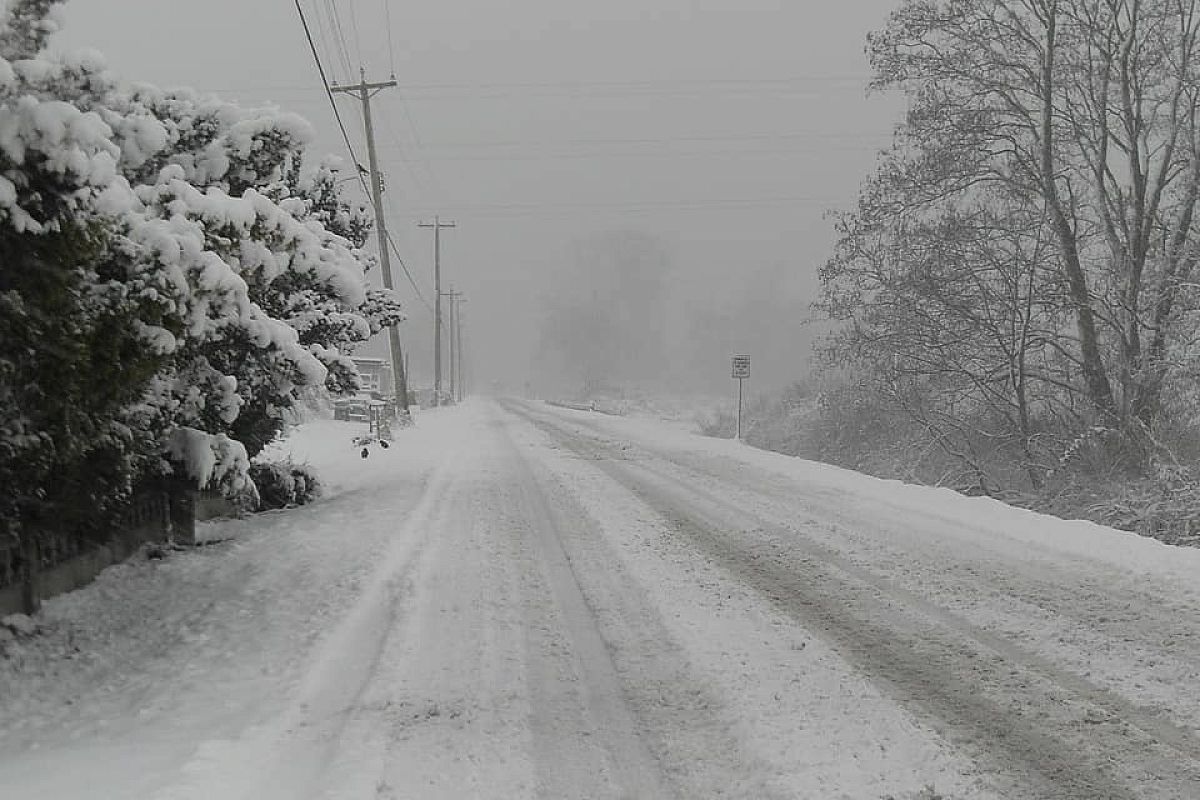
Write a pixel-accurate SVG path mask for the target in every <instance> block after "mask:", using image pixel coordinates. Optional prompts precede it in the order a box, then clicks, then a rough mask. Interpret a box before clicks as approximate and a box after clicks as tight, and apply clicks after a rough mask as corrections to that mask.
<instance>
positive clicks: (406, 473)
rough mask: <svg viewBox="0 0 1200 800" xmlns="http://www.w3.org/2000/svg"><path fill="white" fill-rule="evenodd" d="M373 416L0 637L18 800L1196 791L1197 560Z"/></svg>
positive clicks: (902, 797)
mask: <svg viewBox="0 0 1200 800" xmlns="http://www.w3.org/2000/svg"><path fill="white" fill-rule="evenodd" d="M355 429H356V427H355V426H353V425H350V424H348V423H335V422H318V423H312V424H310V425H308V426H305V427H304V428H302V429H301V430H299V431H298V432H297V433H296V434H295V435H294V436H293V438H292V439H291V440H290V441H289V444H288V446H289V447H290V448H291V449H292V450H293V451H294V452H295V453H296V454H297V455H298V456H300V457H303V458H307V459H308V460H310V461H311V462H312V463H313V464H314V465H315V466H317V467H318V468H320V469H321V470H322V472H323V473H324V474H325V476H326V477H327V480H328V482H329V483H330V484H331V490H330V492H329V494H328V495H327V497H326V498H325V499H323V500H322V501H320V502H319V503H317V504H315V505H313V506H310V507H307V508H303V509H297V510H292V511H286V512H278V513H272V514H267V515H261V516H259V517H256V518H254V519H251V520H243V521H230V522H221V523H213V524H208V525H205V526H204V527H203V531H204V534H205V535H206V536H209V537H211V538H216V539H229V541H227V542H224V543H221V544H216V545H213V546H210V547H206V548H202V549H199V550H197V551H194V552H187V553H179V554H175V555H172V556H171V557H170V558H169V559H166V560H165V561H159V562H150V561H140V562H133V563H130V564H128V565H125V566H121V567H117V568H114V569H111V570H109V571H107V572H106V573H105V574H104V575H102V576H101V579H100V580H99V581H98V582H97V583H96V584H94V585H93V586H91V587H88V588H87V589H84V590H82V591H79V592H76V593H74V594H71V595H68V596H66V597H63V598H59V599H57V600H55V601H53V602H51V603H50V604H49V605H48V607H47V609H46V611H45V613H44V615H43V619H42V621H41V622H42V626H43V633H42V634H41V635H40V636H38V637H36V638H33V639H25V640H22V641H20V642H18V643H17V644H16V645H11V644H10V645H8V646H7V650H8V653H9V655H8V657H7V658H0V797H4V798H9V797H12V798H106V799H107V798H112V799H113V800H116V799H117V798H160V799H161V800H186V799H195V800H223V799H224V798H238V799H241V798H244V799H245V800H299V799H301V798H385V799H389V800H394V799H395V798H421V799H422V800H423V799H425V798H526V797H540V798H584V797H587V798H659V797H663V798H666V797H674V798H681V799H687V798H710V797H711V798H720V797H727V798H785V797H788V798H791V797H795V798H813V800H829V799H830V798H853V799H854V800H879V798H885V797H887V798H893V797H894V798H896V799H897V800H909V799H910V798H918V797H922V798H928V797H934V796H941V797H945V798H947V800H962V799H965V798H1012V800H1037V799H1038V798H1046V799H1047V800H1049V799H1051V798H1053V799H1054V800H1058V799H1060V798H1078V800H1099V799H1101V798H1147V799H1148V800H1153V799H1156V798H1175V799H1177V800H1195V798H1200V552H1198V551H1194V550H1181V549H1175V548H1169V547H1166V546H1163V545H1160V544H1158V543H1156V542H1153V541H1149V540H1145V539H1140V538H1138V537H1135V536H1131V535H1128V534H1122V533H1118V532H1114V531H1110V530H1107V529H1104V528H1099V527H1097V526H1092V525H1087V524H1083V523H1065V522H1061V521H1058V520H1052V519H1049V518H1046V517H1040V516H1038V515H1035V514H1031V513H1027V512H1023V511H1018V510H1015V509H1009V508H1007V507H1004V506H1001V505H999V504H997V503H994V502H992V501H988V500H978V499H968V498H963V497H959V496H957V495H953V494H951V493H949V492H943V491H938V490H931V489H922V488H915V487H906V486H902V485H900V484H896V483H889V482H883V481H876V480H873V479H869V478H865V477H863V476H860V475H856V474H854V473H849V472H845V471H842V470H837V469H833V468H830V467H825V466H821V465H816V464H812V463H809V462H804V461H799V460H795V459H789V458H785V457H782V456H777V455H773V454H768V453H761V452H758V451H754V450H752V449H750V448H747V447H743V446H740V445H738V444H736V443H733V442H723V441H715V440H709V439H702V438H699V437H696V436H692V435H690V434H686V433H683V432H681V431H678V430H676V429H673V428H671V427H669V426H667V425H665V424H664V423H657V422H651V421H646V420H626V419H615V418H607V417H602V416H598V415H594V414H589V413H586V412H573V411H564V410H560V409H550V408H548V407H545V406H541V405H536V404H531V403H522V402H516V401H505V402H502V403H495V402H490V401H475V402H472V403H468V404H466V405H464V406H462V407H459V408H456V409H446V410H440V411H437V412H428V413H426V414H425V415H424V416H423V417H422V419H421V424H420V426H419V427H418V428H417V429H416V430H411V431H406V432H404V433H402V434H401V435H400V436H399V437H398V441H397V444H396V446H395V447H393V448H392V449H390V450H388V451H379V452H376V453H375V454H374V455H372V456H371V458H369V459H367V460H362V459H360V458H358V455H357V452H356V451H355V450H354V449H353V448H351V447H350V445H349V438H350V436H351V435H352V433H353V432H354V430H355ZM926 787H933V790H935V791H936V794H933V793H932V792H930V791H929V790H927V789H926Z"/></svg>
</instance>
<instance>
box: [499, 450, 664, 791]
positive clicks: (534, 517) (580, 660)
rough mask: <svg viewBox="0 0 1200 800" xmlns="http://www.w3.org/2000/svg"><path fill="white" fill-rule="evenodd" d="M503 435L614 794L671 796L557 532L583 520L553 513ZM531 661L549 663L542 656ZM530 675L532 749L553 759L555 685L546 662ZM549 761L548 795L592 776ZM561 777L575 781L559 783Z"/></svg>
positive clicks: (522, 459) (556, 727)
mask: <svg viewBox="0 0 1200 800" xmlns="http://www.w3.org/2000/svg"><path fill="white" fill-rule="evenodd" d="M504 439H505V442H506V445H507V449H508V451H509V458H510V461H511V463H512V464H514V465H515V467H516V473H517V475H518V476H519V483H518V485H519V488H520V497H519V502H520V505H521V508H522V510H523V513H522V517H523V518H524V519H526V520H528V521H529V523H530V529H531V530H530V534H531V537H532V544H533V546H534V548H535V550H536V553H537V555H538V558H539V561H540V562H541V572H542V575H543V577H544V579H545V581H546V585H547V588H548V589H549V593H550V596H551V597H552V599H553V602H554V605H555V606H556V608H557V610H558V612H559V615H560V619H561V625H562V627H563V630H564V633H565V634H566V636H567V638H568V639H569V642H570V647H571V649H572V656H573V658H572V660H573V661H574V663H575V666H576V668H577V669H578V672H579V678H580V687H579V688H580V689H581V691H582V692H583V694H584V702H585V705H586V708H587V711H588V712H589V715H590V716H591V717H592V720H593V722H594V725H595V731H596V735H597V736H598V738H599V739H600V745H601V747H602V748H603V749H604V751H605V752H606V753H607V755H608V760H609V766H610V769H609V773H610V775H611V776H612V779H613V780H614V781H615V782H616V783H617V784H618V785H619V786H620V787H621V792H620V795H619V796H621V797H628V798H643V797H645V798H651V797H653V798H664V800H666V798H670V797H673V796H674V792H673V791H671V790H670V789H669V788H668V784H667V783H665V782H664V780H663V776H662V774H661V766H660V765H659V763H658V761H657V760H656V759H655V757H654V755H653V754H652V753H651V752H650V749H649V748H648V747H647V746H646V743H645V742H644V741H643V740H642V737H641V733H640V728H641V725H640V724H639V723H638V721H637V720H636V719H635V717H634V714H633V712H632V711H631V710H630V708H629V706H628V704H627V703H626V698H625V692H624V691H623V688H622V683H621V679H620V677H619V676H618V674H617V669H616V666H615V665H614V663H613V654H612V653H611V652H610V650H609V646H608V644H607V642H606V641H605V639H604V637H603V636H602V635H601V633H600V630H599V629H598V627H597V620H596V616H595V615H596V611H595V610H594V609H593V608H592V606H591V605H590V604H589V602H588V599H587V598H585V597H584V593H583V589H582V588H581V586H580V583H579V578H578V576H577V575H576V572H575V568H574V566H573V564H572V562H571V559H570V558H569V557H568V555H567V552H566V550H565V549H564V544H563V541H562V539H561V537H562V536H563V535H564V532H565V530H566V529H567V528H568V527H570V526H571V525H572V524H573V525H574V526H579V525H580V524H581V521H580V520H579V519H578V518H577V519H575V520H573V521H572V522H568V521H567V520H566V519H564V518H563V516H562V515H561V514H558V513H555V510H554V509H552V507H551V505H550V502H549V500H548V498H547V496H546V493H545V489H544V488H543V486H542V485H541V483H540V481H539V480H538V478H537V476H536V475H535V474H534V471H533V469H532V467H531V466H530V464H529V463H528V461H527V460H526V459H525V457H524V456H523V455H522V454H521V452H520V451H519V450H518V449H517V447H516V445H515V444H514V443H513V442H512V440H511V438H510V437H508V435H507V434H505V435H504ZM615 568H616V565H613V564H609V565H608V569H615ZM534 663H535V665H538V664H541V665H543V666H544V665H546V661H545V659H544V658H543V659H539V660H536V661H535V662H534ZM531 677H532V678H533V681H532V683H533V688H534V692H535V695H542V696H543V701H542V702H535V703H534V706H533V708H534V719H533V723H534V737H535V742H536V744H535V749H536V751H537V754H538V755H539V757H540V758H541V759H542V760H543V762H545V761H548V760H552V759H553V754H554V753H555V752H556V751H558V750H559V747H558V743H556V741H555V739H556V738H557V737H558V735H559V733H560V731H559V727H560V726H559V725H558V720H556V719H554V718H553V715H554V713H555V703H554V702H552V701H550V700H549V698H547V697H546V695H548V694H550V693H552V692H553V691H554V685H555V683H556V681H555V680H554V678H553V677H552V676H550V675H549V674H547V673H546V671H545V670H541V674H540V675H534V676H531ZM546 766H549V767H550V769H545V770H543V776H544V783H543V786H542V791H543V793H544V794H543V796H545V797H568V796H574V795H575V793H576V792H578V791H579V789H580V787H579V785H578V783H579V781H580V780H581V779H582V780H583V781H587V780H589V776H588V775H586V774H584V775H572V774H569V773H565V774H564V772H563V771H562V769H561V764H559V765H554V764H546ZM564 779H566V780H568V781H571V782H572V783H574V784H575V785H573V786H572V785H571V784H570V783H563V782H562V781H563V780H564Z"/></svg>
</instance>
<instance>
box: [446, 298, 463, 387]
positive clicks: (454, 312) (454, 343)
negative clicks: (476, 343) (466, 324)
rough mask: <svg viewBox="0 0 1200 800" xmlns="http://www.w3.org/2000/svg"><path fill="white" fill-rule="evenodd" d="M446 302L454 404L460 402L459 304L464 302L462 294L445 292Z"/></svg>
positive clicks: (460, 326)
mask: <svg viewBox="0 0 1200 800" xmlns="http://www.w3.org/2000/svg"><path fill="white" fill-rule="evenodd" d="M446 300H447V302H449V303H450V325H449V329H448V330H447V331H446V333H447V335H448V336H449V337H450V397H451V399H453V400H454V401H455V402H458V401H459V400H462V324H461V323H462V309H460V308H459V304H460V303H463V302H465V301H464V300H463V299H462V292H456V291H454V287H453V286H451V287H450V291H448V292H446Z"/></svg>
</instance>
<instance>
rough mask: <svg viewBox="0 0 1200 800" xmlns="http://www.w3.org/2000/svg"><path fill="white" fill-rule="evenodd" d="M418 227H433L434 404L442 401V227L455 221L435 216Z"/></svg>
mask: <svg viewBox="0 0 1200 800" xmlns="http://www.w3.org/2000/svg"><path fill="white" fill-rule="evenodd" d="M417 227H418V228H433V293H434V295H436V297H435V298H434V310H433V398H434V399H433V404H434V405H435V406H436V405H441V402H442V228H453V227H455V224H454V223H453V222H442V220H441V217H437V216H435V217H434V218H433V222H419V223H417Z"/></svg>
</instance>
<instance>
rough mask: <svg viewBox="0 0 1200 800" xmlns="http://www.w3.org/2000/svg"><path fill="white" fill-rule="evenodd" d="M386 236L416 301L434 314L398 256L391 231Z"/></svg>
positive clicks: (397, 249)
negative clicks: (415, 296) (414, 294)
mask: <svg viewBox="0 0 1200 800" xmlns="http://www.w3.org/2000/svg"><path fill="white" fill-rule="evenodd" d="M386 235H387V240H388V244H390V245H391V246H392V253H393V254H394V255H395V256H396V261H398V262H399V263H400V268H401V269H402V270H404V276H405V277H406V278H408V282H409V284H411V285H412V288H413V292H415V293H416V295H417V299H418V300H420V301H421V305H423V306H425V308H426V309H427V310H428V311H429V313H431V314H432V313H434V311H433V306H431V305H429V301H428V300H426V299H425V295H423V294H421V289H420V288H419V287H418V286H417V282H416V281H415V280H413V276H412V273H411V272H409V271H408V264H406V263H404V259H403V257H401V255H400V248H398V247H396V242H395V241H394V240H393V239H392V233H391V231H388V232H387V234H386Z"/></svg>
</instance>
